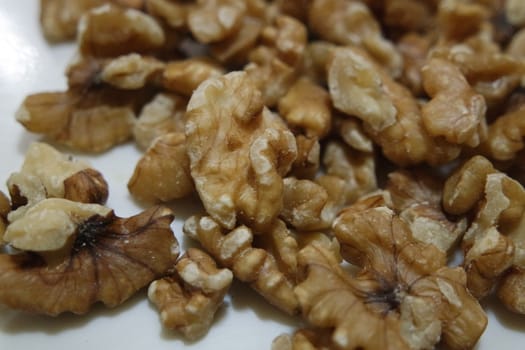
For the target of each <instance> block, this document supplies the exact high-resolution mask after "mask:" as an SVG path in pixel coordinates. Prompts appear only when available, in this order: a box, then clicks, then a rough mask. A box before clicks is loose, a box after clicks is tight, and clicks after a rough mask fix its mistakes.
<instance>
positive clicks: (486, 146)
mask: <svg viewBox="0 0 525 350" xmlns="http://www.w3.org/2000/svg"><path fill="white" fill-rule="evenodd" d="M487 134H488V135H487V139H486V140H485V141H484V142H483V143H482V144H481V145H480V147H479V149H480V151H481V153H482V154H484V155H485V156H487V157H489V158H492V159H495V160H503V161H505V160H512V159H514V158H515V157H516V154H517V153H518V152H519V151H521V150H522V149H523V147H524V144H523V137H524V136H525V109H524V108H520V109H517V110H515V111H512V112H509V113H505V114H503V115H502V116H500V117H498V118H497V119H496V120H495V121H494V123H492V124H490V125H489V127H488V132H487Z"/></svg>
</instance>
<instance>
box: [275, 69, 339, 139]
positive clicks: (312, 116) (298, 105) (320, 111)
mask: <svg viewBox="0 0 525 350" xmlns="http://www.w3.org/2000/svg"><path fill="white" fill-rule="evenodd" d="M278 107H279V114H281V115H282V116H283V118H284V119H285V120H286V122H287V124H288V125H289V127H290V128H291V129H298V130H301V131H304V134H305V135H306V136H310V137H317V138H319V139H322V138H323V137H324V136H326V135H327V134H328V132H329V130H330V127H331V122H332V111H331V101H330V95H329V94H328V92H327V91H326V90H325V89H323V88H322V87H321V86H319V85H316V84H314V83H313V82H311V81H310V80H309V79H305V78H302V79H299V80H298V81H297V82H295V84H294V85H292V86H291V87H290V90H288V92H287V93H286V95H284V96H283V97H282V98H281V99H280V100H279V104H278Z"/></svg>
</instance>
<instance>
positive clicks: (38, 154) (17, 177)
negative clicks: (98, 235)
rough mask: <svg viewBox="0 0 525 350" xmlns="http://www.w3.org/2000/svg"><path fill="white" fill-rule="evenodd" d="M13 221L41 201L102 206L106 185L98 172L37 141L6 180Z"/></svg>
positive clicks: (84, 163) (106, 192)
mask: <svg viewBox="0 0 525 350" xmlns="http://www.w3.org/2000/svg"><path fill="white" fill-rule="evenodd" d="M7 187H8V189H9V193H10V195H11V201H12V206H13V208H14V209H17V210H15V211H13V212H12V213H10V220H11V221H12V220H14V219H15V218H16V217H17V216H19V215H20V213H21V212H23V211H25V210H26V209H27V208H29V207H31V206H32V205H34V204H36V203H38V202H39V201H41V200H43V199H45V198H65V199H69V200H72V201H76V202H83V203H100V204H101V203H104V202H105V201H106V199H107V198H108V184H107V183H106V180H105V179H104V177H103V176H102V174H101V173H100V172H98V171H97V170H95V169H93V168H91V167H90V165H89V164H88V163H87V162H85V161H81V160H77V159H74V158H72V157H71V156H68V155H66V154H62V153H61V152H59V151H57V150H56V149H54V148H53V147H51V146H49V145H47V144H45V143H40V142H35V143H32V144H31V145H30V146H29V148H28V150H27V152H26V155H25V159H24V163H23V164H22V168H21V169H20V171H19V172H15V173H13V174H11V176H10V177H9V179H8V180H7Z"/></svg>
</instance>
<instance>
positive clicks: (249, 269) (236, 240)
mask: <svg viewBox="0 0 525 350" xmlns="http://www.w3.org/2000/svg"><path fill="white" fill-rule="evenodd" d="M277 229H279V230H280V229H282V225H279V226H277ZM183 231H184V233H185V234H186V235H188V236H190V237H191V238H193V239H195V240H197V241H199V243H200V244H201V245H202V246H203V247H204V249H205V250H206V251H207V252H209V253H210V254H211V255H212V256H213V257H214V258H215V259H216V260H217V261H218V262H219V263H220V264H221V265H223V266H226V267H228V268H230V269H231V270H232V271H233V274H234V275H235V277H236V278H238V279H239V280H241V281H244V282H247V283H249V284H250V286H251V287H252V288H254V289H255V290H256V291H257V292H258V293H260V294H261V295H262V296H263V297H264V298H265V299H266V300H268V301H269V302H270V304H272V305H274V306H276V307H278V308H279V309H281V310H284V311H286V312H287V313H290V314H294V313H297V311H298V304H297V299H296V297H295V294H294V292H293V283H292V281H290V280H289V279H288V278H287V277H286V275H285V274H284V272H281V271H280V270H279V265H278V262H277V261H276V258H275V257H274V256H273V255H271V254H270V253H269V252H268V251H266V250H264V249H261V248H254V247H253V244H252V243H253V238H254V236H253V233H252V231H251V230H250V229H249V228H248V227H246V226H238V227H236V228H235V229H233V230H232V231H229V232H226V233H225V232H224V231H223V229H222V228H221V226H220V225H219V224H218V223H217V222H216V221H214V220H213V219H212V218H211V217H208V216H204V217H197V216H193V217H190V218H189V219H188V220H186V222H185V223H184V228H183Z"/></svg>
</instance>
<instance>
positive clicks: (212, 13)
mask: <svg viewBox="0 0 525 350" xmlns="http://www.w3.org/2000/svg"><path fill="white" fill-rule="evenodd" d="M245 12H246V5H245V4H244V2H243V1H239V0H198V1H197V4H196V6H195V7H193V8H192V9H191V10H190V11H189V13H188V27H189V29H190V30H191V33H192V34H193V36H194V37H195V38H196V39H197V40H198V41H200V42H202V43H205V44H208V43H211V42H218V41H221V40H223V39H225V38H227V37H228V36H230V35H231V34H233V33H235V32H236V31H237V30H239V27H240V25H241V21H242V17H243V16H244V14H245Z"/></svg>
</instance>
